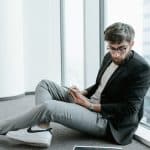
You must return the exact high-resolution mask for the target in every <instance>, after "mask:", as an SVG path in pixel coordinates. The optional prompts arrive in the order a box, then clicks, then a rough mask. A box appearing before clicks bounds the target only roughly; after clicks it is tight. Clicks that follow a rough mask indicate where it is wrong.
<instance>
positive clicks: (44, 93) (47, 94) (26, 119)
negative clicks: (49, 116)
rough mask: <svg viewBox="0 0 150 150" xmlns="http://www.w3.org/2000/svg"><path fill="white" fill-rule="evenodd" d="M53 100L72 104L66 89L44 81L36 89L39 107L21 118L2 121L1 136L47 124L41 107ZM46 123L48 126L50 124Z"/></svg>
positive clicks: (0, 122)
mask: <svg viewBox="0 0 150 150" xmlns="http://www.w3.org/2000/svg"><path fill="white" fill-rule="evenodd" d="M51 100H54V101H56V100H57V101H65V102H70V101H71V96H70V95H69V94H68V92H67V90H66V89H64V88H62V87H60V86H59V85H57V84H56V83H54V82H52V81H49V80H42V81H41V82H40V83H39V84H38V86H37V87H36V92H35V102H36V104H37V105H39V107H38V106H37V107H35V108H33V109H32V110H30V111H29V112H27V113H25V114H23V115H21V116H18V117H14V118H11V119H7V120H4V121H0V134H3V133H6V132H8V131H10V130H17V129H21V128H25V127H28V126H32V125H35V124H40V123H45V122H44V117H45V116H46V115H45V111H44V107H43V106H41V105H42V104H44V103H45V102H49V101H51ZM46 123H47V124H48V122H46Z"/></svg>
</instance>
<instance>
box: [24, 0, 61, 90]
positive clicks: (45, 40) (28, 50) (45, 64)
mask: <svg viewBox="0 0 150 150" xmlns="http://www.w3.org/2000/svg"><path fill="white" fill-rule="evenodd" d="M23 15H24V60H25V62H24V64H25V89H26V91H34V89H35V87H36V85H37V83H38V82H39V81H40V80H41V79H49V80H53V81H55V82H57V83H60V79H61V59H60V58H61V57H60V22H59V21H60V2H59V0H24V3H23Z"/></svg>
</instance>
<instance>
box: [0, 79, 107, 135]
mask: <svg viewBox="0 0 150 150" xmlns="http://www.w3.org/2000/svg"><path fill="white" fill-rule="evenodd" d="M35 103H36V106H35V107H33V108H32V109H31V110H30V111H29V112H26V113H25V114H23V115H21V116H18V117H15V118H12V119H8V120H5V121H3V122H0V134H5V133H7V132H8V131H14V130H18V129H22V128H27V127H29V126H34V125H37V124H40V123H49V122H57V123H60V124H62V125H64V126H66V127H69V128H72V129H76V130H78V131H81V132H84V133H87V134H91V135H94V136H98V137H103V136H105V134H106V126H107V120H106V119H104V118H102V116H101V114H100V113H97V112H93V111H90V110H88V109H87V108H84V107H82V106H80V105H77V104H75V103H73V101H72V97H71V96H70V94H68V90H67V89H65V88H63V87H61V86H59V85H57V84H56V83H54V82H52V81H49V80H42V81H41V82H39V84H38V85H37V87H36V91H35Z"/></svg>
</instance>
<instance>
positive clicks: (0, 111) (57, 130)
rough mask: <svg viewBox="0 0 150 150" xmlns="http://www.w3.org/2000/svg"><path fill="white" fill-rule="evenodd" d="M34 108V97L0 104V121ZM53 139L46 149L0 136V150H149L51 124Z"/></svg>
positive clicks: (133, 144)
mask: <svg viewBox="0 0 150 150" xmlns="http://www.w3.org/2000/svg"><path fill="white" fill-rule="evenodd" d="M33 106H34V96H33V95H30V96H25V97H23V98H20V99H17V100H10V101H1V102H0V119H1V120H3V119H4V118H9V117H12V116H15V115H18V113H19V114H21V113H24V112H26V111H28V110H30V109H31V108H32V107H33ZM51 125H52V128H53V139H52V143H51V146H50V147H49V148H48V149H45V148H38V147H33V146H26V145H24V144H21V143H20V142H18V141H14V140H11V139H8V138H7V137H5V136H0V150H72V149H73V147H74V145H94V146H117V147H122V148H123V149H124V150H135V149H136V150H149V149H150V148H148V147H146V146H145V145H143V144H141V143H139V142H138V141H136V140H133V142H132V144H129V145H127V146H118V145H115V144H113V143H109V142H107V140H104V139H98V138H94V137H92V136H87V135H84V134H82V133H80V132H78V131H75V130H72V129H69V128H66V127H64V126H62V125H59V124H56V123H52V124H51Z"/></svg>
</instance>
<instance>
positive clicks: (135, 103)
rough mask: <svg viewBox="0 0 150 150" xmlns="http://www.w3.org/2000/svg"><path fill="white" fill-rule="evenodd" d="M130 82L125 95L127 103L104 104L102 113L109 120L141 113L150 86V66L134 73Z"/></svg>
mask: <svg viewBox="0 0 150 150" xmlns="http://www.w3.org/2000/svg"><path fill="white" fill-rule="evenodd" d="M138 70H139V69H138ZM129 81H130V82H129V85H128V88H127V89H126V91H125V93H124V99H125V101H123V102H122V103H109V104H102V105H101V113H102V115H103V116H105V117H107V118H109V117H114V116H118V115H120V114H124V115H127V116H130V115H132V114H133V113H136V112H138V111H139V109H140V108H141V104H142V102H143V99H144V96H145V95H146V92H147V90H148V88H149V86H150V68H149V66H148V67H143V68H141V69H140V71H137V72H134V75H132V76H131V77H130V80H129ZM122 116H123V115H122Z"/></svg>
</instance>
